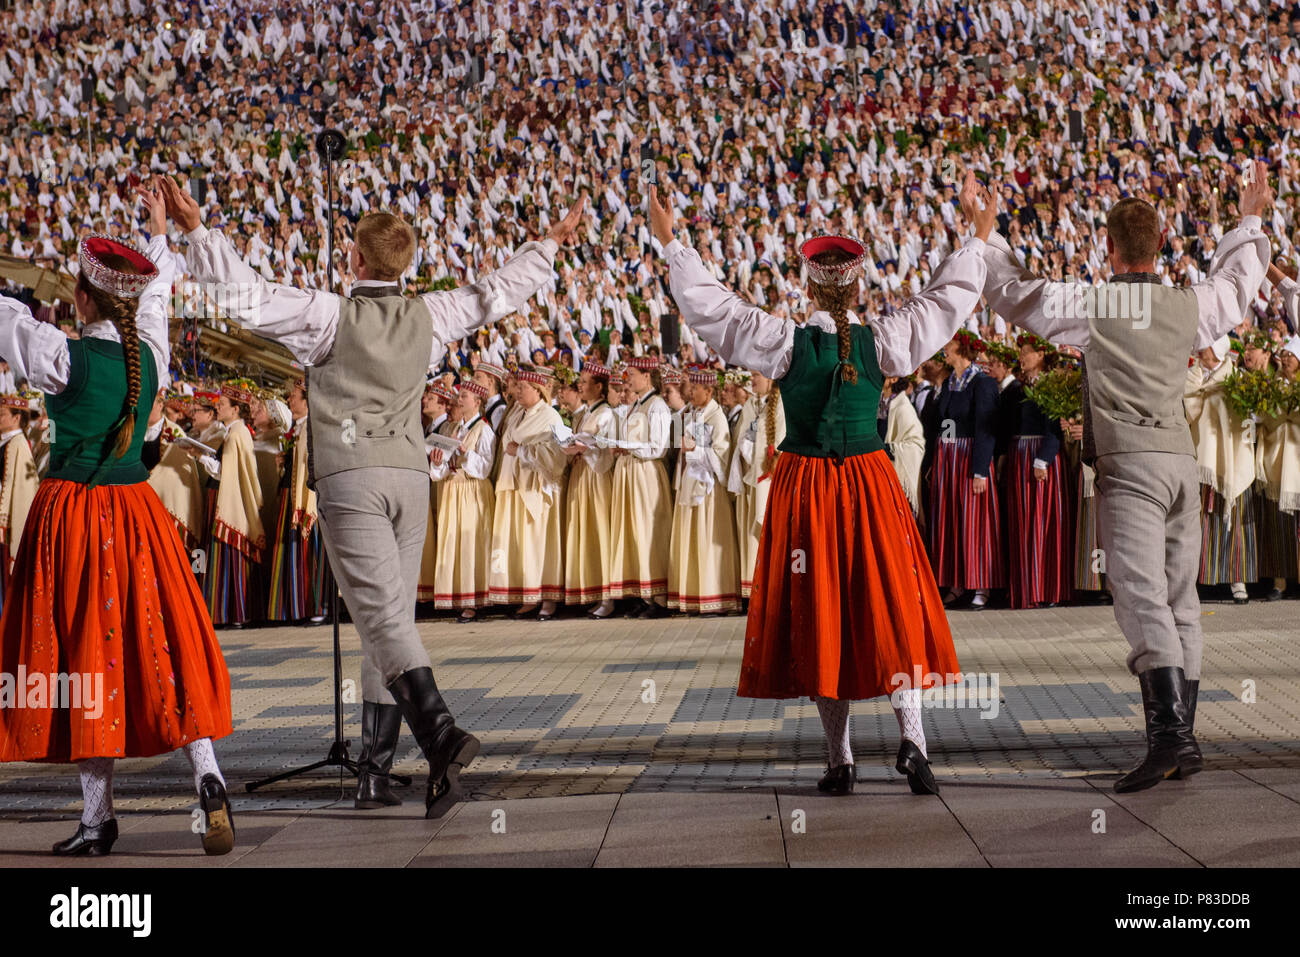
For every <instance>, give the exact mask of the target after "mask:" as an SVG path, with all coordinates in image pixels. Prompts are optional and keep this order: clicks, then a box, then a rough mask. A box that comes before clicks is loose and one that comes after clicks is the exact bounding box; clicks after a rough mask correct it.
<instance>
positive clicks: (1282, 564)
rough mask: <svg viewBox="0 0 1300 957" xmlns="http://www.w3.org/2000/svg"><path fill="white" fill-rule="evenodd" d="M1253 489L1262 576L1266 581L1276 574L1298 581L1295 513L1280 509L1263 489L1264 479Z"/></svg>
mask: <svg viewBox="0 0 1300 957" xmlns="http://www.w3.org/2000/svg"><path fill="white" fill-rule="evenodd" d="M1254 491H1255V495H1254V504H1255V531H1256V535H1255V539H1256V542H1257V543H1258V545H1259V551H1258V555H1259V568H1258V572H1259V577H1260V579H1261V580H1264V581H1267V580H1269V579H1273V578H1284V579H1286V580H1287V581H1295V580H1296V578H1297V577H1298V572H1297V561H1296V559H1297V554H1298V552H1300V535H1298V534H1297V530H1296V515H1295V513H1287V512H1284V511H1282V510H1281V509H1279V508H1278V507H1277V502H1275V501H1274V500H1273V499H1271V498H1269V497H1268V496H1267V495H1266V494H1265V493H1264V487H1263V485H1262V484H1261V483H1258V482H1257V483H1255V489H1254Z"/></svg>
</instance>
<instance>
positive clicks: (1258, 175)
mask: <svg viewBox="0 0 1300 957" xmlns="http://www.w3.org/2000/svg"><path fill="white" fill-rule="evenodd" d="M1272 208H1273V187H1272V186H1270V185H1268V166H1267V165H1266V164H1265V163H1264V162H1263V161H1262V160H1256V161H1255V163H1254V165H1253V166H1251V167H1250V182H1248V183H1247V184H1246V185H1245V186H1244V187H1243V188H1242V190H1241V215H1243V216H1263V215H1264V214H1265V213H1266V212H1268V211H1269V210H1270V209H1272Z"/></svg>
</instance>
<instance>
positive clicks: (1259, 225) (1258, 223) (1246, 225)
mask: <svg viewBox="0 0 1300 957" xmlns="http://www.w3.org/2000/svg"><path fill="white" fill-rule="evenodd" d="M1241 228H1242V229H1263V228H1264V220H1263V219H1261V218H1260V217H1259V216H1243V217H1241Z"/></svg>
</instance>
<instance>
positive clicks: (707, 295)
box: [664, 239, 795, 379]
mask: <svg viewBox="0 0 1300 957" xmlns="http://www.w3.org/2000/svg"><path fill="white" fill-rule="evenodd" d="M664 258H665V259H666V260H667V261H668V283H669V288H671V290H672V294H673V299H674V301H676V303H677V308H679V309H680V310H681V311H682V319H683V320H684V321H685V322H686V325H688V326H690V328H691V329H693V330H694V331H695V333H696V334H697V335H698V336H699V337H700V338H701V339H703V340H704V341H705V342H706V343H708V344H709V345H710V346H712V347H713V349H714V350H715V351H716V352H717V353H718V355H720V356H722V358H723V359H724V360H725V361H726V362H727V363H728V364H730V365H738V366H744V367H745V368H747V369H754V370H756V371H758V372H761V373H762V374H763V375H765V376H767V377H768V378H771V379H780V378H781V377H782V376H784V375H785V373H786V370H787V369H788V368H789V367H790V350H791V346H792V344H793V342H794V330H795V324H794V323H793V322H787V321H786V320H784V319H778V318H777V317H776V316H773V315H770V314H769V313H766V312H764V311H763V310H762V309H759V308H758V307H757V306H755V305H753V304H752V303H749V302H746V301H745V300H744V299H741V298H740V296H738V295H736V294H735V293H734V292H732V291H731V290H730V289H728V288H727V287H726V286H724V285H723V284H722V283H720V282H718V280H716V279H714V278H713V275H712V274H711V273H710V272H709V271H708V270H707V269H705V268H704V263H703V261H701V259H700V255H699V253H697V252H696V251H695V250H694V249H690V248H688V247H686V246H683V245H682V244H681V242H679V241H678V240H677V239H673V240H671V241H669V242H668V243H666V244H665V245H664Z"/></svg>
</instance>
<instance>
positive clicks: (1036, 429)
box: [1007, 387, 1064, 465]
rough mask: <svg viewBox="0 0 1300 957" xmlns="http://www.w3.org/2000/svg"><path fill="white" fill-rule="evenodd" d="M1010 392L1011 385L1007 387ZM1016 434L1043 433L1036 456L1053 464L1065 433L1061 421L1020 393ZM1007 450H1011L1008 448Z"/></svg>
mask: <svg viewBox="0 0 1300 957" xmlns="http://www.w3.org/2000/svg"><path fill="white" fill-rule="evenodd" d="M1007 391H1008V392H1010V391H1011V390H1010V387H1008V389H1007ZM1013 434H1014V435H1041V436H1042V437H1043V441H1042V444H1041V445H1039V447H1038V454H1037V455H1036V456H1035V458H1039V459H1042V460H1043V461H1044V462H1045V463H1047V464H1048V465H1051V464H1052V459H1054V458H1056V456H1057V453H1059V452H1060V451H1061V439H1062V438H1064V434H1063V433H1062V432H1061V423H1060V422H1054V421H1052V420H1051V419H1049V418H1048V417H1047V416H1046V415H1044V414H1043V410H1042V409H1040V408H1039V407H1038V406H1036V405H1034V403H1033V402H1032V401H1030V400H1029V398H1027V397H1026V396H1025V394H1024V392H1021V393H1020V422H1019V425H1017V426H1016V431H1015V432H1014V433H1013ZM1007 451H1011V450H1010V449H1008V450H1007Z"/></svg>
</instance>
